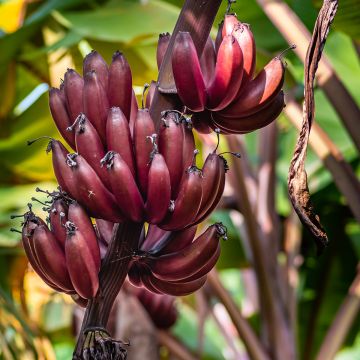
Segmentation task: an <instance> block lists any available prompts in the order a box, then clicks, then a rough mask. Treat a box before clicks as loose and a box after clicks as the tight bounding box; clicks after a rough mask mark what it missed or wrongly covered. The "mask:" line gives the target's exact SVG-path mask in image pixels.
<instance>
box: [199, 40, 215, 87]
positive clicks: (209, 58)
mask: <svg viewBox="0 0 360 360" xmlns="http://www.w3.org/2000/svg"><path fill="white" fill-rule="evenodd" d="M215 64H216V53H215V47H214V42H213V41H212V39H211V37H210V36H209V37H208V39H207V41H206V43H205V47H204V50H203V52H202V54H201V56H200V67H201V71H202V74H203V77H204V82H205V85H206V87H208V86H209V85H210V83H211V81H212V79H213V77H214V72H215Z"/></svg>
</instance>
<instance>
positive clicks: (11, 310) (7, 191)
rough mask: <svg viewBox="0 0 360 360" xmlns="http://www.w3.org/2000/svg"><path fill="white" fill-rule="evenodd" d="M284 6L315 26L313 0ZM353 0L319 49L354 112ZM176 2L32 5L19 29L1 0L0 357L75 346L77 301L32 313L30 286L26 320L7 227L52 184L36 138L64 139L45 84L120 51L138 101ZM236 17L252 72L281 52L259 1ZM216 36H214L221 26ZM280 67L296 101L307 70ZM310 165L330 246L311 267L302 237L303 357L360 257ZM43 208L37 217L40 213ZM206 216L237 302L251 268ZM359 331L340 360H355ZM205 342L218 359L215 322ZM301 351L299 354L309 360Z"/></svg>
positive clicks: (284, 206)
mask: <svg viewBox="0 0 360 360" xmlns="http://www.w3.org/2000/svg"><path fill="white" fill-rule="evenodd" d="M287 3H288V4H289V5H290V6H291V7H292V8H293V9H294V10H295V12H296V13H297V14H298V15H299V17H300V18H301V19H302V21H303V22H304V23H305V25H306V26H307V27H308V28H309V29H310V30H311V28H312V26H313V24H314V21H315V19H316V16H317V10H318V6H319V5H320V2H319V1H315V2H312V1H310V0H288V1H287ZM356 3H357V1H356V0H353V1H352V0H343V1H341V2H340V8H339V14H338V16H337V18H336V20H335V23H334V26H333V29H332V31H331V33H330V35H329V39H328V42H327V44H326V49H325V53H326V54H327V55H328V57H329V58H330V60H331V62H332V64H333V65H334V67H335V69H336V72H337V73H338V75H339V77H340V79H341V80H342V81H343V83H344V84H345V86H346V87H347V88H348V90H349V91H350V93H351V94H352V96H353V97H354V99H355V100H356V101H357V103H358V104H360V66H359V56H358V52H357V50H358V51H359V43H358V42H357V41H359V40H360V34H359V31H360V26H359V19H360V17H359V16H357V15H359V13H358V12H359V11H360V10H359V9H360V8H359V6H356ZM181 5H182V1H179V0H168V1H165V0H149V1H145V0H144V1H138V0H110V1H100V0H98V1H95V0H93V1H85V0H63V1H59V0H49V1H37V2H30V3H29V4H28V5H27V9H26V16H25V18H24V21H23V22H22V21H19V20H18V19H19V18H20V17H21V16H20V15H19V14H20V11H19V10H21V8H22V7H23V6H24V1H19V0H15V1H13V0H11V1H0V19H1V20H0V314H1V316H0V359H2V358H5V359H8V358H9V359H10V358H16V359H20V358H21V359H30V358H36V357H37V356H40V355H39V354H43V356H45V358H49V359H50V358H54V356H56V358H57V359H68V358H69V356H70V354H71V351H72V346H73V341H74V340H73V337H72V335H71V308H72V305H71V304H70V303H69V302H68V301H66V300H64V298H63V297H61V296H58V295H54V294H50V293H48V292H47V293H46V299H45V301H43V302H42V305H41V306H40V307H38V306H37V305H36V304H35V302H36V300H35V299H37V298H36V296H35V295H34V294H33V293H32V289H31V287H30V288H29V287H28V288H27V289H26V292H25V297H26V303H27V304H28V306H29V307H30V310H29V311H28V312H26V311H24V310H25V309H24V307H23V306H21V305H20V304H21V299H22V296H24V292H23V290H22V289H23V285H24V284H23V279H24V274H25V270H26V260H25V257H24V254H23V252H22V248H21V246H20V245H19V240H20V238H19V234H17V233H11V232H10V231H9V228H10V227H16V226H17V227H19V222H16V221H10V214H14V213H15V214H21V213H23V212H24V211H25V210H26V209H25V207H26V204H27V202H29V201H30V198H31V197H32V196H35V195H36V194H35V187H37V186H39V187H42V188H50V189H51V188H54V187H55V186H56V184H55V183H54V175H53V172H52V168H51V157H50V156H49V155H47V154H46V153H45V151H44V149H45V144H44V142H38V143H36V144H34V145H33V146H32V147H31V148H28V147H27V145H26V141H27V140H29V139H32V138H36V137H38V136H42V135H49V136H54V137H59V135H58V134H57V132H56V129H55V127H54V125H53V122H52V120H51V117H50V113H49V109H48V104H47V90H48V87H49V86H59V82H60V78H61V77H62V74H63V73H64V72H65V70H66V69H65V64H71V63H72V64H73V66H75V67H76V68H77V70H79V71H81V61H82V58H83V56H84V55H86V53H88V52H89V51H90V50H91V49H93V48H94V49H96V50H97V51H98V52H100V53H101V54H102V55H103V56H104V58H105V60H107V61H108V62H110V59H111V55H112V53H113V52H114V51H115V50H117V49H120V50H121V51H123V52H124V54H125V56H126V57H127V59H128V61H129V63H130V64H131V67H132V72H133V79H134V85H135V90H136V92H137V94H138V95H139V94H141V91H142V86H143V85H144V83H146V82H150V81H151V80H152V79H156V77H157V68H156V62H155V52H156V43H157V39H158V34H159V33H161V32H166V31H169V32H171V31H172V29H173V26H174V24H175V22H176V19H177V16H178V13H179V9H180V6H181ZM357 5H358V4H357ZM11 6H12V7H11ZM225 7H226V3H225V2H224V4H223V6H222V8H221V10H220V12H219V14H218V17H217V19H216V22H215V24H217V23H218V22H219V21H220V20H221V18H222V17H223V14H224V11H225ZM9 9H10V10H9ZM233 10H234V11H235V12H236V13H237V14H238V17H239V19H240V20H241V21H243V22H246V23H249V24H251V28H252V30H253V32H254V34H255V38H256V43H257V47H258V63H257V66H258V68H261V67H262V66H263V65H264V64H265V63H266V62H267V61H269V59H270V58H271V57H273V56H274V55H276V54H277V53H279V52H280V51H281V50H283V49H284V48H286V47H287V44H286V42H285V41H284V39H283V38H282V36H281V35H280V34H279V32H278V31H277V29H276V28H275V27H274V26H273V24H272V23H271V22H270V21H269V20H268V18H267V17H266V16H265V14H264V13H263V11H262V10H261V8H260V7H259V6H258V5H257V3H256V1H255V0H247V1H243V0H241V1H240V0H239V1H238V3H237V4H235V5H234V6H233ZM356 14H357V15H356ZM213 35H216V27H214V31H213ZM356 48H357V50H356ZM286 60H287V63H288V71H287V77H286V87H287V88H288V89H290V88H291V89H292V90H294V91H295V93H296V94H297V95H298V99H299V100H301V96H302V93H303V85H302V79H303V65H302V63H301V62H300V61H299V60H298V59H297V58H296V56H295V55H293V54H291V53H290V54H288V55H287V59H286ZM316 107H317V110H316V120H317V121H318V123H319V124H320V125H321V126H322V128H323V129H324V130H325V131H326V132H327V133H328V135H329V136H330V137H331V139H332V140H333V141H334V142H335V144H336V145H337V146H338V148H339V149H340V150H341V151H342V152H343V153H344V155H345V157H346V159H347V161H348V162H350V163H351V165H352V166H353V168H354V170H355V171H357V173H358V174H359V154H358V153H357V152H356V149H355V148H354V146H353V145H352V142H351V140H350V138H349V136H348V134H347V133H346V131H345V130H344V128H343V126H342V123H341V121H340V120H339V118H338V116H337V115H336V113H335V111H334V110H333V108H332V106H331V104H330V103H329V102H328V101H327V100H326V98H325V96H324V94H323V93H322V91H321V90H316ZM278 123H279V128H280V131H281V136H280V138H279V158H278V162H277V176H278V186H277V190H278V191H277V207H278V212H279V214H281V215H282V216H284V217H285V216H287V215H288V214H289V211H290V204H289V201H288V199H287V192H286V179H287V170H288V166H289V161H290V158H291V156H292V149H293V148H294V144H295V141H296V137H297V131H296V130H295V129H294V128H293V126H292V125H291V124H290V123H289V122H288V120H287V119H286V118H285V117H284V116H282V117H280V119H279V120H278ZM246 142H247V146H248V149H249V156H250V158H251V160H252V162H253V164H254V165H256V164H257V161H258V158H257V135H256V134H250V135H248V136H246ZM307 169H308V173H309V179H310V188H311V190H312V193H313V194H314V201H315V204H316V207H317V209H318V212H319V213H320V214H321V215H322V220H323V222H324V225H325V226H326V227H327V229H328V232H329V235H330V240H331V242H332V245H331V246H330V248H329V250H328V251H327V252H326V254H325V255H324V256H322V257H321V258H320V259H318V258H316V256H315V255H314V249H313V245H312V241H311V239H310V238H309V237H308V234H307V233H304V242H303V248H302V254H303V255H304V263H303V265H302V267H301V273H300V276H301V279H300V287H299V289H298V299H299V303H300V309H299V322H298V335H299V349H304V348H307V349H311V350H309V351H310V353H311V354H312V353H313V352H314V351H315V350H316V348H317V347H318V346H319V344H320V341H321V339H322V338H323V336H324V333H325V331H326V329H327V328H328V326H329V324H330V323H331V320H332V318H333V315H334V313H335V312H336V310H337V308H338V306H339V304H340V303H341V301H342V299H343V297H344V295H345V294H346V292H347V289H348V287H349V284H350V283H351V281H352V279H353V277H354V275H355V270H356V264H357V262H358V261H359V258H360V228H359V225H358V224H356V222H355V221H354V220H353V218H352V215H351V213H350V211H349V209H348V208H347V206H346V204H345V203H344V199H343V197H342V195H341V194H340V193H339V192H338V190H337V189H336V187H335V185H334V183H333V181H332V178H331V176H330V174H329V172H328V171H327V170H326V169H324V167H323V165H322V163H321V161H320V160H319V159H318V158H317V157H316V156H315V155H314V154H313V153H312V152H311V150H310V151H309V158H308V161H307ZM38 210H39V211H41V206H39V207H38ZM213 218H214V219H216V220H218V219H220V220H221V221H223V222H224V223H225V224H227V225H228V228H229V229H230V239H231V241H229V242H227V243H226V244H224V246H223V252H222V256H221V259H220V261H219V264H218V267H219V269H221V274H222V277H223V280H224V284H225V285H227V286H228V288H229V290H230V291H231V292H232V293H233V294H234V296H235V298H236V299H237V300H238V301H239V303H241V302H243V301H244V299H245V294H244V288H243V286H242V285H241V284H242V281H241V273H242V272H239V271H237V269H239V268H241V269H246V267H247V266H248V262H247V261H246V259H245V255H244V250H243V247H242V245H241V244H242V243H241V241H240V240H241V236H240V232H239V229H238V228H237V226H236V225H235V224H233V223H232V220H231V217H230V216H229V212H228V211H224V210H222V211H218V212H216V213H215V214H214V216H213ZM28 280H29V279H28ZM30 280H31V281H33V278H31V279H30ZM25 283H26V282H25ZM32 308H37V311H36V312H34V311H32V310H31V309H32ZM180 308H181V317H180V320H179V322H178V323H177V325H176V326H175V328H174V329H173V331H174V333H175V334H177V335H178V336H179V337H180V338H181V339H183V341H185V343H187V345H188V346H189V347H191V348H196V346H197V344H196V332H197V323H196V316H195V310H194V309H193V307H192V306H191V301H190V302H189V301H186V302H182V304H181V305H180ZM253 320H254V323H256V321H258V320H257V319H256V314H255V315H254V319H253ZM358 324H359V322H357V324H356V325H355V326H354V328H353V331H352V333H351V336H349V337H348V339H347V342H346V346H345V348H344V349H343V351H342V352H341V353H340V354H339V355H338V356H337V358H336V359H337V360H345V359H359V358H360V332H358V328H357V326H358ZM189 334H192V335H194V336H188V335H189ZM205 334H206V342H205V355H204V358H206V359H223V358H225V357H224V354H223V353H222V348H223V347H224V343H223V339H222V338H221V336H220V337H219V336H218V330H217V328H216V327H215V325H214V323H213V322H212V321H211V320H208V321H207V323H206V328H205ZM47 339H50V341H48V340H47ZM191 339H192V340H191ZM311 342H312V343H311ZM50 343H51V345H50ZM310 343H311V347H310V345H309V344H310ZM36 354H38V355H36ZM44 354H45V355H44ZM303 355H304V358H310V357H307V356H311V355H309V354H305V353H304V354H303ZM40 357H41V356H40Z"/></svg>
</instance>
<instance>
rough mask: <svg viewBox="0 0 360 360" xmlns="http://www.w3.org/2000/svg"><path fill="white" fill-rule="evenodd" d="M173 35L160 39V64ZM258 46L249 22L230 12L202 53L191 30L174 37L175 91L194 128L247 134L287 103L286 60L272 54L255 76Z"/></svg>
mask: <svg viewBox="0 0 360 360" xmlns="http://www.w3.org/2000/svg"><path fill="white" fill-rule="evenodd" d="M168 39H169V36H167V35H165V36H162V37H161V38H160V39H159V47H158V49H159V50H158V63H160V64H161V61H162V57H163V54H164V49H166V46H167V43H168ZM255 64H256V47H255V41H254V36H253V34H252V32H251V30H250V28H249V26H248V25H247V24H243V23H241V22H240V21H238V19H237V17H236V15H233V14H229V15H226V16H225V20H224V22H223V23H221V24H220V27H219V31H218V35H217V38H216V41H215V44H214V42H213V41H212V40H211V39H210V38H209V39H208V41H207V43H206V45H205V48H204V50H203V53H202V55H201V57H200V58H199V57H198V54H197V52H196V48H195V46H194V43H193V40H192V38H191V36H190V34H189V33H187V32H180V33H178V34H177V36H176V38H175V44H174V50H173V53H172V69H173V75H174V79H175V84H176V89H177V93H178V95H179V97H180V99H181V101H182V102H183V104H184V105H185V106H186V107H187V108H188V109H189V110H191V112H193V116H192V122H193V125H194V127H195V129H196V130H198V131H199V132H202V133H210V132H211V131H212V130H215V129H216V128H217V129H220V130H221V133H222V134H236V133H237V134H245V133H248V132H251V131H254V130H257V129H259V128H262V127H264V126H266V125H268V124H270V123H271V122H272V121H274V120H275V119H276V118H277V117H278V116H279V114H280V113H281V111H282V109H283V108H284V106H285V103H284V93H283V92H282V90H281V88H282V85H283V82H284V73H285V66H284V63H283V61H282V60H281V56H277V57H275V58H274V59H272V60H271V61H270V62H269V63H268V64H267V65H266V66H265V67H264V68H263V69H262V70H261V71H260V72H259V73H258V74H257V75H256V77H255V78H254V72H255Z"/></svg>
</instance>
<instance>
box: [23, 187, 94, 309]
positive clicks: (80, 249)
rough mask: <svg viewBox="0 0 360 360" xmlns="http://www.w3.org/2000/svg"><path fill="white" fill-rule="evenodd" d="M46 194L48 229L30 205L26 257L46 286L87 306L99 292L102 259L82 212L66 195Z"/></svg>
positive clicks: (26, 220) (26, 219)
mask: <svg viewBox="0 0 360 360" xmlns="http://www.w3.org/2000/svg"><path fill="white" fill-rule="evenodd" d="M39 191H41V190H39ZM46 193H47V194H48V196H50V197H51V201H48V202H47V204H44V205H46V207H45V208H44V210H45V211H47V212H48V214H49V216H48V218H47V221H48V223H49V225H50V228H49V227H48V225H47V224H46V223H45V222H44V221H43V220H41V219H40V218H39V217H37V216H36V215H35V214H34V213H33V212H32V210H31V206H30V205H29V211H28V212H26V213H25V214H24V222H23V223H22V243H23V247H24V250H25V253H26V255H27V257H28V259H29V262H30V264H31V266H32V267H33V269H34V271H35V272H36V273H37V274H38V275H39V276H40V277H41V278H42V279H43V280H44V282H45V283H46V284H47V285H49V286H50V287H51V288H53V289H55V290H56V291H60V292H65V293H67V294H70V295H72V296H73V297H74V299H77V300H78V301H80V300H81V301H85V302H86V299H91V298H93V297H94V296H95V295H96V294H97V292H98V289H99V278H98V273H99V270H100V262H101V259H100V249H99V244H98V237H97V235H96V232H95V229H94V226H93V224H92V221H91V219H90V218H89V217H88V215H87V214H86V212H85V210H84V209H83V208H82V207H81V206H80V205H79V204H78V203H77V202H74V201H73V200H72V199H70V198H69V197H68V196H67V195H66V194H65V193H63V192H57V191H56V192H52V193H49V192H46ZM33 200H36V199H34V198H33ZM49 203H50V205H49V206H48V204H49Z"/></svg>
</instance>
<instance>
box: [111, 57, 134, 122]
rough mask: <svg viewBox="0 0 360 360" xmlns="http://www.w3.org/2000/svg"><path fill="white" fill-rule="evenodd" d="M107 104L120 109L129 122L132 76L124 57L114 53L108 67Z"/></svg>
mask: <svg viewBox="0 0 360 360" xmlns="http://www.w3.org/2000/svg"><path fill="white" fill-rule="evenodd" d="M108 94H109V103H110V106H116V107H119V108H120V109H121V111H122V112H123V113H124V115H125V117H126V118H127V119H128V121H130V110H131V101H132V100H131V98H132V75H131V69H130V66H129V63H128V62H127V60H126V59H125V57H124V55H123V54H122V53H121V52H119V51H116V52H115V53H114V55H113V58H112V62H111V64H110V67H109V88H108Z"/></svg>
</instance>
